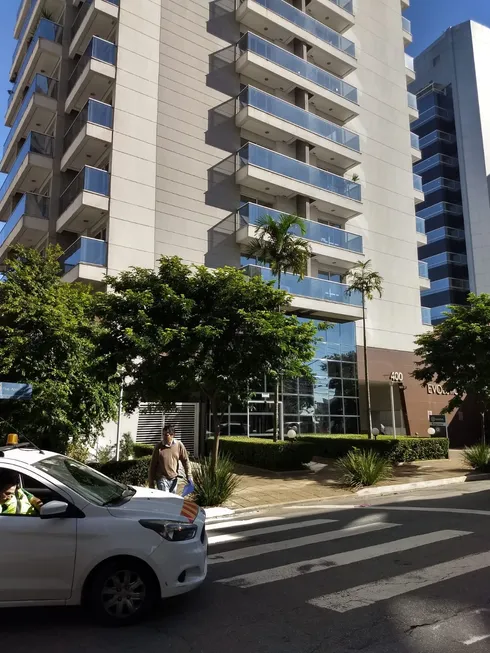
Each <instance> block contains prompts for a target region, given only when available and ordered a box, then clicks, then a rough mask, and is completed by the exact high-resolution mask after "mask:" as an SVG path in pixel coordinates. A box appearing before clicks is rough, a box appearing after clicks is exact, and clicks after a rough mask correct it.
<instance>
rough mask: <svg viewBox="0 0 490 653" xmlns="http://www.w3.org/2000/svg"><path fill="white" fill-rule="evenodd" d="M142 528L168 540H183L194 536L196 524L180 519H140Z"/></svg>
mask: <svg viewBox="0 0 490 653" xmlns="http://www.w3.org/2000/svg"><path fill="white" fill-rule="evenodd" d="M140 524H141V525H142V526H143V527H144V528H149V529H150V530H151V531H155V533H158V535H161V537H163V538H164V539H166V540H168V541H169V542H185V541H186V540H192V539H193V538H194V537H196V534H197V526H195V525H194V524H186V523H185V522H180V521H168V520H162V519H140Z"/></svg>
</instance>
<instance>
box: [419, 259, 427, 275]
mask: <svg viewBox="0 0 490 653" xmlns="http://www.w3.org/2000/svg"><path fill="white" fill-rule="evenodd" d="M419 277H422V279H428V278H429V266H428V265H427V263H426V262H425V261H419Z"/></svg>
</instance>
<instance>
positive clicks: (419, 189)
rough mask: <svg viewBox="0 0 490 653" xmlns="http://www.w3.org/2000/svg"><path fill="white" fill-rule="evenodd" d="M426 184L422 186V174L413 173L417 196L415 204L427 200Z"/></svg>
mask: <svg viewBox="0 0 490 653" xmlns="http://www.w3.org/2000/svg"><path fill="white" fill-rule="evenodd" d="M424 189H425V186H422V177H421V176H420V175H416V174H414V175H413V190H414V197H415V204H421V203H422V202H423V201H424V200H425V195H424Z"/></svg>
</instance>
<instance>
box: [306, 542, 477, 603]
mask: <svg viewBox="0 0 490 653" xmlns="http://www.w3.org/2000/svg"><path fill="white" fill-rule="evenodd" d="M486 567H490V551H485V552H484V553H479V554H476V555H470V556H465V557H464V558H458V559H456V560H450V561H449V562H442V563H440V564H438V565H433V566H432V567H425V568H423V569H417V570H416V571H410V572H409V573H408V574H402V575H401V576H393V577H392V578H386V579H385V580H380V581H375V582H373V583H367V584H366V585H358V586H357V587H351V588H349V589H347V590H342V591H340V592H335V593H333V594H325V595H324V596H319V597H317V598H315V599H311V600H310V601H308V603H310V604H311V605H315V606H316V607H318V608H324V609H328V610H335V612H349V611H350V610H355V609H357V608H365V607H367V606H369V605H374V604H375V603H378V602H379V601H384V600H386V599H392V598H394V597H395V596H401V595H402V594H406V593H407V592H413V591H414V590H418V589H421V588H423V587H429V585H434V584H435V583H440V582H442V581H444V580H450V579H453V578H457V577H458V576H463V575H465V574H469V573H471V572H473V571H478V570H479V569H484V568H486Z"/></svg>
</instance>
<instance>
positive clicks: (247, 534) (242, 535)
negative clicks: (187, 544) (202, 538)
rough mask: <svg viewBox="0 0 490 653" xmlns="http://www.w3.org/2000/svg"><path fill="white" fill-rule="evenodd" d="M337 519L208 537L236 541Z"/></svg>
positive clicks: (303, 522)
mask: <svg viewBox="0 0 490 653" xmlns="http://www.w3.org/2000/svg"><path fill="white" fill-rule="evenodd" d="M336 521H337V520H336V519H310V520H308V521H300V522H295V523H293V524H280V525H279V526H267V527H266V528H254V529H253V530H250V531H242V532H240V533H231V534H229V535H226V534H224V535H212V536H211V537H210V538H208V541H209V544H222V543H224V542H235V541H236V540H244V539H246V538H247V537H258V536H259V535H269V534H271V533H282V532H284V531H291V530H295V529H298V528H313V527H314V526H323V525H324V524H332V523H334V522H336Z"/></svg>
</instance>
